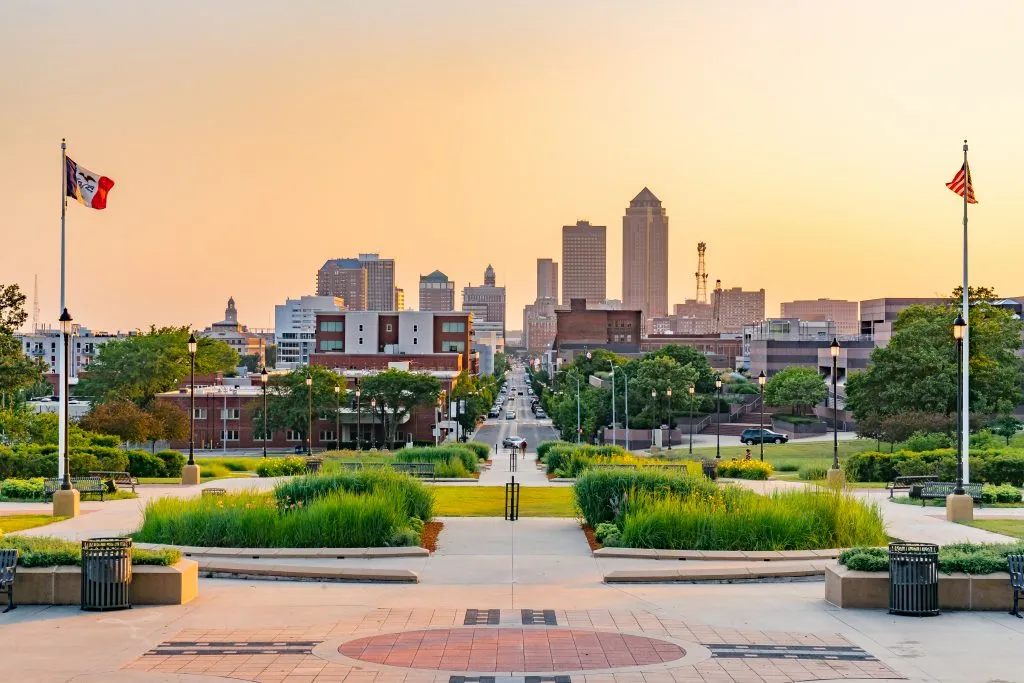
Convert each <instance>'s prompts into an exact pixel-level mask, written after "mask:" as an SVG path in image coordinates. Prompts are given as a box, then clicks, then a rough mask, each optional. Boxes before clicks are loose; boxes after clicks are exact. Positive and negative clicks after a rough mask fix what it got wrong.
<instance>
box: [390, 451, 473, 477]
mask: <svg viewBox="0 0 1024 683" xmlns="http://www.w3.org/2000/svg"><path fill="white" fill-rule="evenodd" d="M395 462H432V463H434V474H435V475H437V476H439V477H468V476H470V475H471V474H473V473H474V472H476V471H477V463H478V462H479V459H478V457H477V452H476V451H475V450H473V449H471V448H467V447H466V446H464V445H458V446H423V447H418V448H403V449H402V450H400V451H395ZM460 466H461V469H460ZM442 472H446V473H447V474H442Z"/></svg>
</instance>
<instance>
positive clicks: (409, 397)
mask: <svg viewBox="0 0 1024 683" xmlns="http://www.w3.org/2000/svg"><path fill="white" fill-rule="evenodd" d="M362 393H363V400H364V401H365V402H367V403H368V402H369V401H370V400H371V399H376V401H377V408H376V411H377V415H378V416H379V418H380V420H381V422H382V423H383V424H384V428H385V433H386V435H387V441H388V442H389V443H390V444H391V446H392V447H394V445H395V441H396V440H397V434H398V425H399V424H400V423H401V422H402V421H403V420H405V419H406V417H409V416H411V415H412V412H413V411H414V410H415V409H416V408H417V407H419V406H429V405H434V404H435V403H436V402H437V397H438V396H439V395H440V393H441V383H440V382H439V381H438V380H437V379H436V378H434V377H431V376H430V375H423V374H419V373H414V372H405V371H403V370H395V369H391V370H387V371H385V372H381V373H378V374H376V375H371V376H369V377H367V378H366V379H364V380H363V382H362Z"/></svg>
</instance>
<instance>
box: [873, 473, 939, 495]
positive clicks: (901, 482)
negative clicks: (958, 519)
mask: <svg viewBox="0 0 1024 683" xmlns="http://www.w3.org/2000/svg"><path fill="white" fill-rule="evenodd" d="M939 480H940V477H939V470H938V468H936V469H935V474H914V475H907V476H900V477H896V478H895V479H893V480H892V481H891V482H889V483H888V484H886V485H885V488H887V489H889V497H890V498H892V497H893V492H894V491H896V489H900V490H901V491H908V492H909V493H910V497H911V498H917V495H915V493H916V491H915V489H917V488H920V487H922V486H924V485H925V484H928V483H931V482H934V481H939Z"/></svg>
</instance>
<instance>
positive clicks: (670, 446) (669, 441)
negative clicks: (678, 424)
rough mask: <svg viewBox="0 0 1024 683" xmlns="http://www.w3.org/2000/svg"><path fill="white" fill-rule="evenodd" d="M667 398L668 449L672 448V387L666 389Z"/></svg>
mask: <svg viewBox="0 0 1024 683" xmlns="http://www.w3.org/2000/svg"><path fill="white" fill-rule="evenodd" d="M665 400H666V402H667V403H668V450H672V387H669V388H668V389H666V390H665Z"/></svg>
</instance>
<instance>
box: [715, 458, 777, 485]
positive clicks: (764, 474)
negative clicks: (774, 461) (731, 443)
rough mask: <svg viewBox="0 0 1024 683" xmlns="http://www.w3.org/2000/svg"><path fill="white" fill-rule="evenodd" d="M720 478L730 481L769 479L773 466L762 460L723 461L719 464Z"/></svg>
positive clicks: (735, 459)
mask: <svg viewBox="0 0 1024 683" xmlns="http://www.w3.org/2000/svg"><path fill="white" fill-rule="evenodd" d="M718 476H720V477H728V478H730V479H761V480H763V479H768V478H769V477H770V476H772V466H771V465H769V464H768V463H766V462H762V461H760V460H740V459H738V458H733V459H732V460H722V461H720V462H719V463H718Z"/></svg>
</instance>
